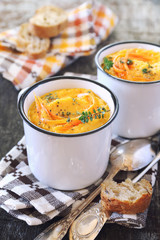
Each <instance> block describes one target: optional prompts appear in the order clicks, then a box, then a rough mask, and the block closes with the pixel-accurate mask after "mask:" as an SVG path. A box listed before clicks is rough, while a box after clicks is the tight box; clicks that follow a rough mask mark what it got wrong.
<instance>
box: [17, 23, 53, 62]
mask: <svg viewBox="0 0 160 240" xmlns="http://www.w3.org/2000/svg"><path fill="white" fill-rule="evenodd" d="M49 46H50V39H49V38H39V37H36V36H33V35H32V34H31V33H30V30H29V24H28V23H24V24H22V25H21V26H20V30H19V33H18V39H17V47H18V49H19V50H21V51H22V52H25V53H27V55H28V56H29V57H30V58H34V59H37V58H42V57H44V56H45V55H46V52H47V50H48V49H49Z"/></svg>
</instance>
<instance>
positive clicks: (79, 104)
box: [28, 88, 110, 134]
mask: <svg viewBox="0 0 160 240" xmlns="http://www.w3.org/2000/svg"><path fill="white" fill-rule="evenodd" d="M28 118H29V120H30V121H31V122H32V123H33V124H35V125H36V126H38V127H40V128H43V129H45V130H48V131H51V132H55V133H65V134H71V133H72V134H75V133H83V132H88V131H91V130H94V129H96V128H99V127H100V126H102V125H104V124H105V123H106V122H107V121H108V120H109V118H110V109H109V106H108V104H107V103H106V102H105V101H104V100H103V99H101V98H100V97H98V96H97V95H96V94H95V93H94V92H93V91H91V90H90V89H84V88H74V89H60V90H57V91H52V92H49V93H47V94H45V95H43V96H41V97H39V96H36V95H35V101H34V102H33V103H32V104H31V106H30V107H29V110H28Z"/></svg>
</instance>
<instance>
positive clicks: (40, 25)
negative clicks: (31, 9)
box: [29, 6, 68, 38]
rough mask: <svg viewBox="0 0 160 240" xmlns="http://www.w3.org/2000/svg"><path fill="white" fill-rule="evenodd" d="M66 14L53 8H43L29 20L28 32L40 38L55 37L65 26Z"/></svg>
mask: <svg viewBox="0 0 160 240" xmlns="http://www.w3.org/2000/svg"><path fill="white" fill-rule="evenodd" d="M67 18H68V17H67V13H66V12H65V11H64V10H63V9H61V8H58V7H55V6H44V7H41V8H39V9H38V10H37V11H36V14H35V15H34V16H33V17H32V18H31V19H30V20H29V22H30V31H31V33H32V34H33V35H35V36H38V37H40V38H51V37H55V36H57V35H58V34H59V33H60V32H61V31H62V30H64V29H65V28H66V26H67V23H68V21H67Z"/></svg>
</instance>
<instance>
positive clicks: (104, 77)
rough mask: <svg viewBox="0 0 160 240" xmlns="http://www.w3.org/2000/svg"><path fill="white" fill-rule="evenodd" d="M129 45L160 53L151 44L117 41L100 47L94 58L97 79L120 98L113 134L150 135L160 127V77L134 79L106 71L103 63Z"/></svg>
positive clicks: (156, 46)
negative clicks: (135, 80) (128, 79)
mask: <svg viewBox="0 0 160 240" xmlns="http://www.w3.org/2000/svg"><path fill="white" fill-rule="evenodd" d="M128 48H143V49H148V50H154V51H155V52H160V46H159V45H156V44H152V43H146V42H140V41H129V42H118V43H114V44H111V45H108V46H106V47H103V48H102V49H100V50H99V51H98V52H97V54H96V57H95V62H96V65H97V75H98V76H97V77H98V82H99V83H102V84H103V85H105V86H106V87H108V88H109V89H110V90H111V91H112V92H113V93H114V94H115V95H116V96H117V98H118V101H119V113H118V116H117V118H116V120H115V121H114V124H113V125H114V126H113V128H114V133H115V134H117V135H119V136H122V137H126V138H139V137H148V136H151V135H153V134H155V133H156V132H157V131H158V130H159V129H160V80H159V81H154V82H133V81H127V80H123V79H120V78H117V77H114V76H111V75H109V74H108V73H106V72H105V71H104V70H103V69H102V67H101V63H102V61H103V58H104V57H105V56H106V55H108V54H111V53H114V52H117V51H119V50H122V49H128Z"/></svg>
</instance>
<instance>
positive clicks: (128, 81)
mask: <svg viewBox="0 0 160 240" xmlns="http://www.w3.org/2000/svg"><path fill="white" fill-rule="evenodd" d="M130 43H139V44H147V45H153V46H155V47H158V48H159V49H160V45H158V44H155V43H150V42H145V41H134V40H133V41H121V42H115V43H112V44H109V45H107V46H104V47H103V48H101V49H100V50H99V51H98V52H97V54H96V55H95V63H96V66H97V68H98V69H99V70H100V71H101V72H103V73H104V74H106V75H107V76H109V77H111V78H112V79H115V80H118V81H121V82H124V83H129V84H140V85H148V84H157V83H160V80H157V81H152V82H136V81H130V80H125V79H122V78H118V77H115V76H112V75H110V74H109V73H107V72H105V71H104V70H103V69H102V67H101V66H100V64H99V56H100V54H101V53H102V52H103V51H104V50H106V49H108V48H112V47H114V46H116V45H122V44H130Z"/></svg>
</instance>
